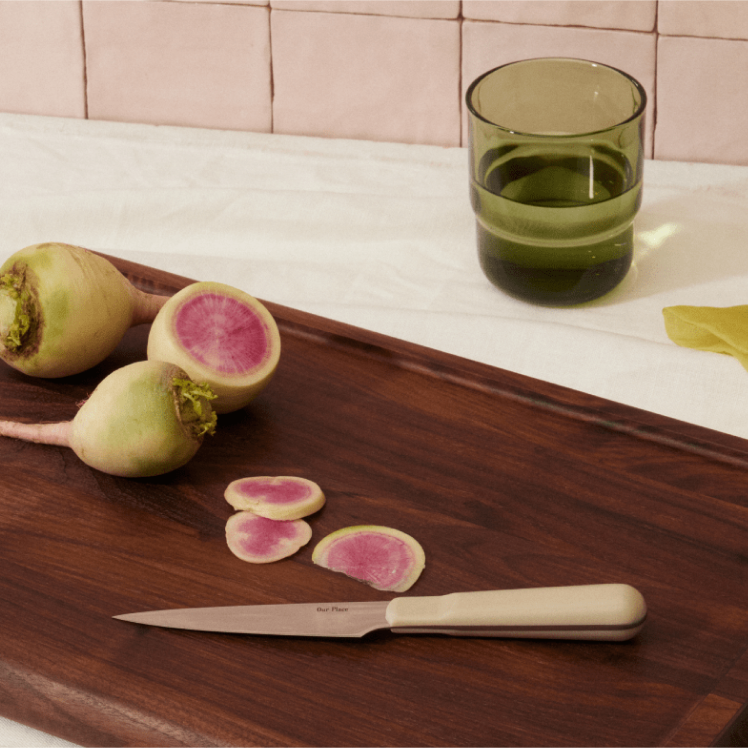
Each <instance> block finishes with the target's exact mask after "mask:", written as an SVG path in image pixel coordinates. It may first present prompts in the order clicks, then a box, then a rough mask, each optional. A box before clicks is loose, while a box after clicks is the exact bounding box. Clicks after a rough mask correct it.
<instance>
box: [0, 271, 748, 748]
mask: <svg viewBox="0 0 748 748" xmlns="http://www.w3.org/2000/svg"><path fill="white" fill-rule="evenodd" d="M114 262H115V264H116V265H117V266H118V267H120V268H121V269H122V270H123V271H124V272H126V273H127V274H128V276H129V277H130V278H131V279H133V281H134V282H135V283H136V284H137V285H139V286H140V287H141V288H144V289H145V290H150V291H153V290H156V291H159V292H165V293H172V292H174V291H176V290H177V289H178V288H180V287H182V286H184V285H186V284H187V283H188V281H187V280H186V279H183V278H179V277H177V276H173V275H169V274H166V273H162V272H160V271H156V270H151V269H148V268H145V267H142V266H138V265H133V264H131V263H126V262H123V261H119V260H114ZM268 307H269V309H270V311H271V312H272V313H273V314H274V316H275V317H276V319H277V321H278V324H279V327H280V330H281V336H282V344H283V352H282V355H281V363H280V367H279V369H278V372H277V374H276V377H275V379H274V380H273V382H272V383H271V385H270V386H269V388H268V389H267V390H266V391H265V392H264V393H262V395H261V396H260V397H259V398H258V399H257V400H256V401H255V402H254V403H252V404H251V405H250V406H249V407H247V408H246V409H244V410H243V411H240V412H237V413H234V414H229V415H224V416H221V417H220V418H219V429H218V433H217V434H216V436H214V437H213V438H210V439H208V440H207V441H206V442H205V444H204V445H203V447H202V448H201V450H200V451H199V452H198V455H197V456H196V457H195V458H194V459H193V460H192V461H191V462H190V463H189V464H188V465H187V466H186V467H184V468H182V469H180V470H178V471H175V472H174V473H171V474H169V475H166V476H162V477H158V478H153V479H138V480H132V479H130V480H128V479H124V478H115V477H112V476H108V475H104V474H102V473H98V472H96V471H94V470H92V469H90V468H88V467H86V466H85V465H84V464H82V463H81V462H79V461H78V459H77V458H76V457H75V455H74V454H73V453H72V452H71V451H69V450H65V449H62V448H58V447H48V446H41V445H34V444H26V443H21V442H16V441H13V440H9V439H0V456H1V458H2V465H3V479H2V483H1V484H0V596H1V598H2V612H1V613H0V714H2V715H3V716H6V717H9V718H11V719H14V720H17V721H20V722H23V723H26V724H29V725H32V726H34V727H37V728H40V729H42V730H45V731H47V732H51V733H53V734H56V735H59V736H61V737H64V738H67V739H68V740H72V741H74V742H78V743H82V744H86V745H96V746H120V745H142V746H173V745H190V746H198V745H200V746H204V745H235V746H251V745H261V746H442V745H448V746H500V745H502V746H503V745H515V746H519V745H533V746H538V745H545V746H554V745H570V746H571V745H573V746H587V745H594V746H603V745H624V746H631V745H637V746H645V745H709V744H713V743H715V742H716V743H717V744H722V745H730V744H733V745H738V744H741V745H745V743H744V742H741V741H743V740H744V739H745V736H746V724H747V723H748V711H747V710H746V704H747V703H748V443H747V442H746V441H744V440H741V439H737V438H733V437H729V436H726V435H722V434H718V433H715V432H711V431H707V430H705V429H701V428H697V427H694V426H689V425H687V424H683V423H680V422H677V421H673V420H669V419H666V418H662V417H658V416H655V415H653V414H651V413H646V412H642V411H636V410H633V409H631V408H628V407H624V406H621V405H617V404H615V403H611V402H608V401H604V400H599V399H596V398H593V397H590V396H587V395H583V394H581V393H578V392H574V391H571V390H567V389H563V388H560V387H556V386H552V385H549V384H546V383H543V382H539V381H535V380H531V379H528V378H525V377H522V376H518V375H514V374H511V373H508V372H505V371H502V370H498V369H495V368H492V367H488V366H484V365H480V364H476V363H472V362H469V361H465V360H462V359H458V358H456V357H453V356H449V355H445V354H441V353H437V352H434V351H431V350H427V349H424V348H420V347H417V346H414V345H410V344H408V343H404V342H402V341H397V340H393V339H390V338H386V337H384V336H381V335H377V334H374V333H370V332H366V331H363V330H359V329H355V328H351V327H349V326H346V325H343V324H338V323H335V322H331V321H329V320H324V319H320V318H317V317H313V316H311V315H307V314H303V313H300V312H296V311H293V310H290V309H286V308H282V307H278V306H275V305H272V304H268ZM147 334H148V327H147V326H141V327H139V328H135V329H133V330H131V331H130V332H129V333H128V335H127V336H126V338H125V340H124V341H123V343H122V345H121V346H120V348H119V349H118V350H117V351H116V352H115V354H113V355H112V356H111V357H110V359H108V360H107V361H106V362H105V363H104V364H102V365H101V366H99V367H96V369H94V370H92V371H90V372H87V373H86V374H83V375H80V376H77V377H70V378H67V379H65V380H56V381H55V380H50V381H45V380H32V379H30V378H28V377H25V376H24V375H22V374H19V373H17V372H15V371H13V370H11V369H10V368H8V367H6V366H4V365H3V366H2V368H0V393H1V397H0V417H2V418H23V419H27V420H46V421H51V420H62V419H68V418H71V417H72V416H73V415H74V413H75V411H76V408H77V403H79V402H80V401H81V400H82V399H84V398H85V397H86V396H87V395H88V394H89V393H90V391H91V390H92V389H93V388H94V387H95V385H96V383H97V382H98V381H100V379H101V378H102V377H103V376H104V375H105V374H106V373H108V372H109V371H111V370H112V369H114V368H115V367H117V366H120V365H122V364H124V363H128V362H130V361H133V360H137V359H140V358H144V357H145V345H146V339H147ZM746 386H748V381H747V382H746ZM747 417H748V416H747ZM281 474H286V475H301V476H304V477H307V478H310V479H312V480H315V481H316V482H318V483H319V484H320V485H321V486H322V488H323V490H324V491H325V494H326V496H327V504H326V506H325V507H324V508H323V509H322V511H320V512H319V513H318V514H316V515H314V516H312V517H311V518H310V524H311V525H312V528H313V531H314V537H313V538H312V541H311V543H310V544H309V545H308V546H306V547H305V548H303V549H302V550H301V551H300V552H299V553H298V554H297V555H296V556H294V557H292V558H290V559H286V560H283V561H280V562H278V563H275V564H268V565H259V566H255V565H251V564H247V563H244V562H242V561H239V560H238V559H236V558H235V557H234V556H232V555H231V553H230V552H229V551H228V549H227V547H226V544H225V540H224V526H225V523H226V520H227V519H228V517H229V516H230V515H231V513H232V510H231V508H230V507H229V505H228V504H227V503H226V502H225V500H224V498H223V491H224V489H225V487H226V485H227V484H228V483H229V482H230V481H232V480H234V479H236V478H240V477H244V476H248V475H281ZM352 524H384V525H389V526H392V527H397V528H399V529H401V530H404V531H406V532H408V533H410V534H411V535H413V536H414V537H415V538H417V539H418V540H419V542H420V543H421V544H422V545H423V547H424V549H425V552H426V559H427V561H426V569H425V571H424V572H423V574H422V576H421V578H420V579H419V580H418V582H417V583H416V584H415V586H414V587H413V588H411V590H410V591H409V592H408V593H406V594H408V595H439V594H446V593H448V592H454V591H468V590H481V589H499V588H512V587H535V586H550V585H565V584H587V583H600V582H626V583H629V584H633V585H634V586H636V587H637V588H638V589H639V590H640V591H641V592H642V593H643V594H644V596H645V598H646V599H647V602H648V605H649V610H650V619H649V622H648V624H647V626H646V627H645V629H644V631H643V632H642V633H641V634H640V635H639V636H638V637H636V638H635V639H634V640H632V641H630V642H628V643H621V644H612V643H611V644H609V643H586V642H558V641H555V642H547V641H531V640H501V639H457V638H448V637H439V636H397V635H393V634H390V633H388V632H384V633H377V634H373V635H370V636H368V637H366V638H364V639H362V640H332V639H329V640H328V639H321V640H318V639H303V638H297V639H283V638H273V637H263V636H258V637H248V636H235V635H225V634H224V635H222V634H206V633H195V632H188V631H176V630H165V629H151V628H147V627H139V626H135V625H132V624H127V623H123V622H121V621H116V620H113V619H112V618H111V616H113V615H116V614H119V613H128V612H133V611H139V610H147V609H155V608H166V607H183V606H207V605H234V604H251V603H278V602H318V601H326V602H331V601H333V602H336V601H345V600H378V599H389V598H390V597H391V596H392V595H389V594H387V593H383V592H377V591H375V590H373V589H372V588H370V587H368V586H366V585H364V584H362V583H360V582H357V581H355V580H352V579H349V578H347V577H345V576H343V575H341V574H336V573H333V572H329V571H326V570H324V569H321V568H319V567H316V566H315V565H314V564H312V562H311V553H312V549H313V547H314V544H315V542H316V541H318V540H319V539H321V538H322V537H323V536H324V535H326V534H327V533H329V532H332V531H333V530H336V529H338V528H340V527H344V526H346V525H352Z"/></svg>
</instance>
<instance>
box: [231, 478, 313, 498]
mask: <svg viewBox="0 0 748 748" xmlns="http://www.w3.org/2000/svg"><path fill="white" fill-rule="evenodd" d="M237 490H238V491H239V493H241V494H242V495H243V496H246V497H247V498H250V499H252V498H256V497H258V496H261V497H262V500H263V501H266V502H268V503H269V504H293V503H294V502H297V501H301V500H302V499H306V498H307V497H308V496H309V495H310V494H311V493H312V488H311V486H309V485H307V484H306V483H301V482H299V481H293V480H287V481H278V480H274V479H273V478H267V479H264V480H262V479H255V480H253V481H246V480H245V481H242V482H241V483H240V484H239V485H238V486H237Z"/></svg>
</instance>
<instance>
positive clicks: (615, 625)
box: [114, 584, 647, 641]
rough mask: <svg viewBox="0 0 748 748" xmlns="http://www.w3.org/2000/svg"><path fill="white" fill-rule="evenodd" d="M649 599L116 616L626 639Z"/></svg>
mask: <svg viewBox="0 0 748 748" xmlns="http://www.w3.org/2000/svg"><path fill="white" fill-rule="evenodd" d="M646 616H647V606H646V603H645V601H644V598H643V597H642V595H641V594H640V593H639V592H638V591H637V590H636V589H634V588H633V587H631V586H630V585H627V584H593V585H574V586H568V587H538V588H527V589H514V590H486V591H479V592H454V593H451V594H448V595H438V596H430V597H396V598H395V599H393V600H390V601H380V602H349V603H284V604H280V605H233V606H227V607H217V608H176V609H171V610H154V611H147V612H143V613H130V614H125V615H118V616H114V617H115V618H117V619H119V620H122V621H130V622H132V623H139V624H145V625H148V626H159V627H165V628H176V629H188V630H192V631H211V632H221V633H232V634H265V635H272V636H312V637H362V636H364V635H365V634H368V633H369V632H371V631H376V630H377V629H390V630H391V631H392V632H393V633H398V634H447V635H450V636H479V637H511V638H534V639H585V640H600V641H625V640H627V639H631V638H632V637H634V636H635V635H636V634H637V633H638V632H639V631H640V630H641V628H642V627H643V625H644V621H645V619H646Z"/></svg>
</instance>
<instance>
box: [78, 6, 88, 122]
mask: <svg viewBox="0 0 748 748" xmlns="http://www.w3.org/2000/svg"><path fill="white" fill-rule="evenodd" d="M78 10H79V16H80V24H81V55H82V58H83V119H88V60H87V59H86V28H85V23H84V22H83V0H78Z"/></svg>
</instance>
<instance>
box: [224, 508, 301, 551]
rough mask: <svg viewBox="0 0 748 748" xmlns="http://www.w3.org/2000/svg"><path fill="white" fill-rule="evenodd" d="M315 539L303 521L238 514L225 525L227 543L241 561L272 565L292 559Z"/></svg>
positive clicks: (250, 513)
mask: <svg viewBox="0 0 748 748" xmlns="http://www.w3.org/2000/svg"><path fill="white" fill-rule="evenodd" d="M311 538H312V528H311V527H310V526H309V524H308V523H306V522H304V520H303V519H294V520H286V521H282V520H275V519H268V518H267V517H260V516H259V515H258V514H254V513H253V512H237V513H236V514H234V515H232V516H231V517H229V520H228V522H227V523H226V543H227V544H228V546H229V550H230V551H231V552H232V553H233V554H234V555H235V556H236V557H237V558H240V559H242V561H249V562H250V563H252V564H269V563H272V562H273V561H279V560H280V559H282V558H286V557H287V556H292V555H293V554H294V553H296V551H298V550H299V548H301V547H302V546H304V545H306V544H307V543H308V542H309V541H310V540H311Z"/></svg>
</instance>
